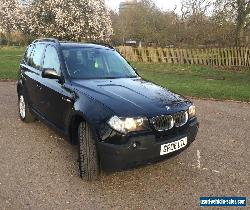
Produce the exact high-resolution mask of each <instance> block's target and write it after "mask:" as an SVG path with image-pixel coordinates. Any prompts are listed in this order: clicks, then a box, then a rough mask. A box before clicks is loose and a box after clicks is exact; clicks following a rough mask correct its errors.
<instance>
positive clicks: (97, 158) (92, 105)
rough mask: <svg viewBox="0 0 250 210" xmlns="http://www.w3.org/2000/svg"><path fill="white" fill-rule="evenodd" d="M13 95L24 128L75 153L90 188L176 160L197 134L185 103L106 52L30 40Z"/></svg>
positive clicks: (103, 47)
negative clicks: (50, 132) (48, 132)
mask: <svg viewBox="0 0 250 210" xmlns="http://www.w3.org/2000/svg"><path fill="white" fill-rule="evenodd" d="M17 94H18V101H19V115H20V118H21V120H22V121H24V122H26V123H29V122H33V121H35V120H40V121H42V122H45V123H46V124H47V125H49V126H50V127H51V128H54V129H55V130H57V131H58V132H60V133H61V134H63V135H64V136H66V137H67V138H66V139H68V140H69V141H70V142H71V143H72V144H73V145H78V153H79V154H78V155H79V158H78V162H79V171H80V176H81V177H82V178H83V179H85V180H89V181H91V180H95V179H97V178H98V176H99V174H100V172H101V171H107V172H112V171H120V170H126V169H131V168H135V167H137V166H141V165H145V164H150V163H154V162H157V161H161V160H165V159H167V158H169V157H171V156H174V155H176V154H179V153H180V152H182V151H184V150H185V149H186V148H188V147H189V146H190V145H191V143H192V142H193V141H194V140H195V138H196V135H197V132H198V128H199V123H198V120H197V117H196V111H195V106H194V104H193V103H192V102H191V101H190V100H188V99H187V98H185V97H183V96H181V95H178V94H175V93H172V92H170V91H169V90H168V89H166V88H163V87H160V86H158V85H156V84H154V83H152V82H150V81H147V80H144V79H142V77H140V76H139V74H138V73H137V72H136V69H135V68H133V67H132V66H131V65H130V64H129V62H128V61H126V59H125V58H124V57H123V56H122V55H121V54H120V53H119V52H117V51H116V50H115V49H114V48H113V47H111V46H109V45H106V44H94V43H92V44H91V43H75V42H65V41H58V40H57V39H53V38H45V39H38V40H35V41H34V42H32V43H31V44H30V45H29V46H28V47H27V50H26V52H25V54H24V56H23V58H22V60H21V64H20V71H19V76H18V82H17Z"/></svg>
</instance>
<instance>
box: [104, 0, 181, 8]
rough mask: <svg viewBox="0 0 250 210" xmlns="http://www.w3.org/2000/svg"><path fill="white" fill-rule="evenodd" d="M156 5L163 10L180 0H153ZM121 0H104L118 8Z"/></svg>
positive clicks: (173, 5) (178, 3) (112, 6)
mask: <svg viewBox="0 0 250 210" xmlns="http://www.w3.org/2000/svg"><path fill="white" fill-rule="evenodd" d="M153 1H154V2H155V3H156V5H157V6H158V7H159V8H160V9H163V10H172V9H174V8H175V6H176V5H177V6H179V5H180V2H181V0H153ZM120 2H121V0H106V3H107V5H108V6H109V7H110V8H111V9H113V10H118V8H119V4H120Z"/></svg>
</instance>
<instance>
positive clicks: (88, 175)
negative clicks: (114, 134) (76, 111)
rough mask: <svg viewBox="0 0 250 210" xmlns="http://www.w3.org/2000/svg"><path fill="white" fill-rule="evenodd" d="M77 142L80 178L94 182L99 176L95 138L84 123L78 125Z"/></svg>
mask: <svg viewBox="0 0 250 210" xmlns="http://www.w3.org/2000/svg"><path fill="white" fill-rule="evenodd" d="M78 141H79V170H80V176H81V178H82V179H86V180H87V181H94V180H96V179H97V178H98V176H99V173H100V166H99V160H98V154H97V150H96V145H95V136H94V134H93V132H92V130H91V128H90V127H89V126H88V124H87V123H86V122H81V123H80V124H79V127H78Z"/></svg>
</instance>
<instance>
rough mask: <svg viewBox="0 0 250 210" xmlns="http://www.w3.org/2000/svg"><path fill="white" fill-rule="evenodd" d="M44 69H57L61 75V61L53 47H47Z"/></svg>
mask: <svg viewBox="0 0 250 210" xmlns="http://www.w3.org/2000/svg"><path fill="white" fill-rule="evenodd" d="M43 68H44V69H47V68H48V69H55V70H56V71H57V73H60V60H59V57H58V54H57V51H56V49H55V48H54V47H52V46H50V45H49V46H47V48H46V51H45V57H44V62H43Z"/></svg>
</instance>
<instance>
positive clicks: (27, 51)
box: [23, 45, 34, 64]
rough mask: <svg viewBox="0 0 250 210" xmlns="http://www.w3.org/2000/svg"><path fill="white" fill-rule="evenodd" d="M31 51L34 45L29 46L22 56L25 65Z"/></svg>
mask: <svg viewBox="0 0 250 210" xmlns="http://www.w3.org/2000/svg"><path fill="white" fill-rule="evenodd" d="M33 49H34V45H30V46H29V47H28V49H27V50H26V52H25V54H24V56H23V61H24V63H25V64H28V62H29V59H30V56H31V53H32V50H33Z"/></svg>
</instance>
